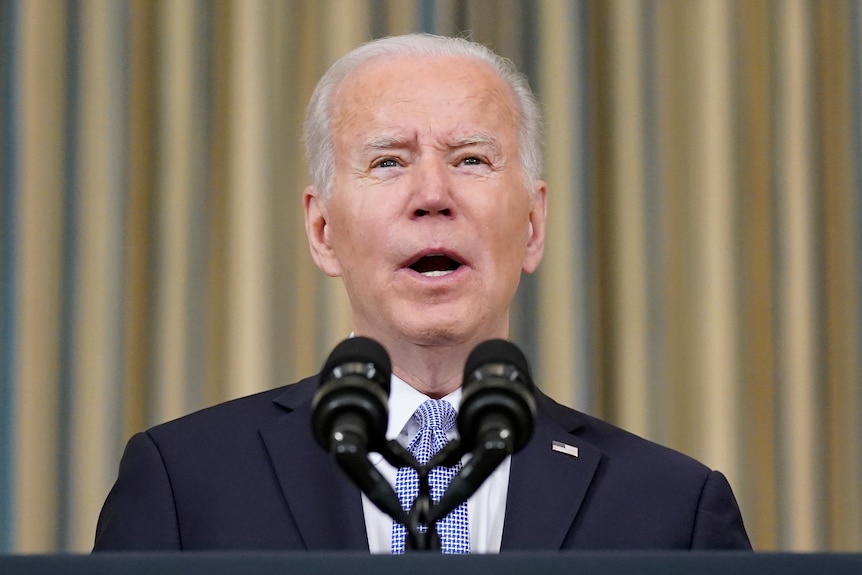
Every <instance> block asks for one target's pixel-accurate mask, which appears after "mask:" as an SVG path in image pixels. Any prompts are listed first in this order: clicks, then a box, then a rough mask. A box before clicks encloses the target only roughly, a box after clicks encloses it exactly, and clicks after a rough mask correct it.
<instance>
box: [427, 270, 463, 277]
mask: <svg viewBox="0 0 862 575" xmlns="http://www.w3.org/2000/svg"><path fill="white" fill-rule="evenodd" d="M454 271H455V270H433V271H429V272H422V275H423V276H425V277H426V278H439V277H442V276H448V275H449V274H451V273H452V272H454Z"/></svg>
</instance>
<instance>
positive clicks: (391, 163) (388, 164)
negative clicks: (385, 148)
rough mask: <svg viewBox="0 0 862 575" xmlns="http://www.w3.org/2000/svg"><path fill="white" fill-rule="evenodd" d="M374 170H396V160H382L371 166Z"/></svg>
mask: <svg viewBox="0 0 862 575" xmlns="http://www.w3.org/2000/svg"><path fill="white" fill-rule="evenodd" d="M372 167H374V168H397V167H398V160H396V159H395V158H382V159H380V160H378V161H376V162H374V164H373V165H372Z"/></svg>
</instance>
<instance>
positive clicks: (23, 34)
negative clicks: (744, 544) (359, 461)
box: [0, 0, 862, 552]
mask: <svg viewBox="0 0 862 575" xmlns="http://www.w3.org/2000/svg"><path fill="white" fill-rule="evenodd" d="M411 31H427V32H435V33H440V34H469V37H470V38H472V39H474V40H476V41H479V42H482V43H486V44H488V45H490V46H491V47H493V48H494V49H496V50H497V51H498V52H500V53H501V54H503V55H504V56H506V57H508V58H510V59H512V60H514V61H515V62H516V63H517V64H518V66H519V67H520V68H521V69H522V70H523V71H524V72H525V73H526V74H527V75H528V77H529V79H530V82H531V84H532V85H533V87H534V88H535V90H536V92H537V94H538V95H539V97H540V99H541V101H542V104H543V106H544V110H545V117H546V123H547V127H546V137H545V141H546V158H547V167H546V179H547V181H548V184H549V204H550V221H549V227H548V239H547V251H546V256H545V260H544V262H543V263H542V266H541V268H540V270H539V271H538V272H537V273H536V274H535V275H534V276H530V277H527V278H525V280H524V281H523V283H522V286H521V290H520V292H519V295H518V298H517V301H516V306H515V310H514V312H513V325H514V332H513V334H512V337H513V339H514V340H515V341H516V342H518V343H519V344H521V345H522V346H523V348H524V349H525V350H526V352H527V354H528V355H529V357H530V358H531V361H532V365H533V367H534V375H535V379H536V381H537V382H538V384H539V386H540V387H541V388H542V389H544V390H545V391H546V392H548V393H550V394H551V395H552V396H553V397H555V398H557V399H558V400H559V401H561V402H563V403H565V404H567V405H570V406H572V407H575V408H577V409H580V410H583V411H586V412H589V413H592V414H595V415H597V416H600V417H602V418H605V419H607V420H609V421H611V422H613V423H615V424H617V425H620V426H622V427H624V428H626V429H629V430H631V431H633V432H635V433H638V434H641V435H643V436H645V437H647V438H650V439H653V440H655V441H658V442H660V443H664V444H667V445H669V446H671V447H674V448H676V449H679V450H681V451H683V452H685V453H687V454H690V455H692V456H694V457H696V458H698V459H700V460H702V461H704V462H705V463H706V464H708V465H710V466H712V467H716V468H719V469H721V470H723V471H724V472H726V474H727V475H728V477H729V479H730V481H731V484H732V485H733V487H734V489H735V491H736V493H737V496H738V498H739V501H740V505H741V508H742V511H743V515H744V518H745V521H746V524H747V527H748V529H749V533H750V535H751V537H752V540H753V543H754V544H755V546H756V547H757V548H758V549H761V550H772V549H781V550H798V551H807V550H855V551H862V375H860V357H862V354H860V351H862V349H860V329H862V310H860V293H862V292H860V286H862V259H860V256H862V254H860V251H862V208H860V201H862V197H860V196H862V2H860V1H859V0H823V1H814V0H812V1H806V0H690V1H683V0H643V1H638V0H595V1H567V0H541V1H532V0H499V1H495V0H412V1H410V0H323V1H317V0H294V1H289V0H284V1H280V0H272V1H265V0H212V1H206V0H164V1H149V0H78V1H74V0H69V1H64V0H0V193H2V195H0V208H2V210H0V551H2V552H52V551H86V550H88V549H89V548H90V546H91V544H92V540H93V533H94V527H95V523H96V517H97V514H98V511H99V508H100V506H101V503H102V501H103V500H104V498H105V495H106V494H107V492H108V490H109V489H110V487H111V484H112V482H113V480H114V478H115V476H116V471H117V464H118V461H119V457H120V454H121V452H122V449H123V446H124V444H125V442H126V440H127V439H128V438H129V436H130V435H131V434H132V433H134V432H135V431H139V430H141V429H143V428H145V427H147V426H150V425H153V424H156V423H159V422H163V421H166V420H168V419H171V418H174V417H177V416H180V415H182V414H185V413H188V412H190V411H193V410H195V409H198V408H201V407H204V406H207V405H211V404H214V403H216V402H219V401H222V400H225V399H228V398H233V397H237V396H241V395H245V394H249V393H253V392H256V391H258V390H264V389H267V388H271V387H274V386H278V385H282V384H286V383H290V382H292V381H295V380H296V379H298V378H300V377H302V376H306V375H310V374H313V373H315V372H316V371H317V370H318V369H319V367H320V365H321V363H322V361H323V360H324V359H325V357H326V355H327V354H328V352H329V350H330V349H331V348H332V346H333V345H334V344H335V343H336V342H337V341H339V340H340V339H342V338H344V337H345V336H347V334H348V333H349V331H350V317H349V308H348V305H347V302H346V298H345V296H344V295H343V293H342V286H341V285H340V282H339V281H338V280H332V279H329V278H326V277H324V276H323V275H322V274H321V273H320V272H318V270H317V269H316V268H315V267H314V266H313V264H312V262H311V259H310V257H309V256H308V249H307V246H306V241H305V234H304V230H303V225H302V214H301V202H300V194H301V191H302V189H303V187H304V186H305V185H306V183H307V181H308V180H307V176H306V170H305V165H304V159H303V152H302V148H301V145H300V142H299V140H300V124H301V120H302V116H303V109H304V106H305V103H306V101H307V99H308V97H309V95H310V93H311V90H312V88H313V86H314V83H315V81H316V80H317V78H318V77H319V76H320V74H321V73H322V71H323V70H324V69H325V68H326V67H327V66H328V65H329V64H331V63H332V62H333V61H334V60H335V59H336V58H337V57H338V56H340V55H341V54H343V53H345V52H346V51H347V50H349V49H350V48H352V47H354V46H356V45H357V44H358V43H361V42H362V41H365V40H368V39H371V38H376V37H380V36H384V35H389V34H398V33H404V32H411Z"/></svg>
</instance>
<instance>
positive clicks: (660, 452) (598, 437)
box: [540, 396, 710, 478]
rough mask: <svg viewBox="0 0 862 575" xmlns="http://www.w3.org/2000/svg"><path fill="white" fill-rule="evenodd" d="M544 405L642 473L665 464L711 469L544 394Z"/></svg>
mask: <svg viewBox="0 0 862 575" xmlns="http://www.w3.org/2000/svg"><path fill="white" fill-rule="evenodd" d="M540 405H541V406H542V409H544V410H545V411H546V412H548V413H549V415H550V416H551V417H552V418H553V419H555V420H556V421H557V422H558V423H560V424H561V425H563V426H564V427H568V430H569V431H570V432H572V433H574V434H575V435H576V436H577V437H578V438H579V439H580V440H582V441H586V442H588V443H590V444H592V445H594V446H595V447H597V448H599V449H600V450H601V451H602V453H603V454H604V455H605V456H606V457H608V458H609V459H610V460H612V461H615V462H616V463H617V464H623V465H625V466H626V467H628V466H629V465H631V466H637V467H638V468H639V469H640V473H643V472H644V470H645V469H655V470H657V471H658V470H661V469H663V468H664V466H665V465H667V466H671V467H673V469H675V470H677V471H678V470H687V471H689V472H692V473H695V474H697V475H699V476H702V477H704V478H705V476H706V475H707V474H708V473H709V472H710V469H709V468H708V467H707V466H706V465H704V464H703V463H701V462H699V461H697V460H696V459H694V458H693V457H691V456H689V455H686V454H684V453H682V452H680V451H677V450H675V449H672V448H670V447H666V446H664V445H661V444H659V443H656V442H654V441H651V440H649V439H646V438H644V437H641V436H639V435H636V434H634V433H632V432H630V431H627V430H625V429H623V428H621V427H618V426H616V425H614V424H612V423H608V422H607V421H604V420H602V419H599V418H597V417H594V416H592V415H588V414H586V413H583V412H580V411H577V410H574V409H572V408H570V407H566V406H564V405H561V404H559V403H557V402H556V401H554V400H552V399H550V398H548V397H547V396H544V397H543V398H542V399H541V400H540Z"/></svg>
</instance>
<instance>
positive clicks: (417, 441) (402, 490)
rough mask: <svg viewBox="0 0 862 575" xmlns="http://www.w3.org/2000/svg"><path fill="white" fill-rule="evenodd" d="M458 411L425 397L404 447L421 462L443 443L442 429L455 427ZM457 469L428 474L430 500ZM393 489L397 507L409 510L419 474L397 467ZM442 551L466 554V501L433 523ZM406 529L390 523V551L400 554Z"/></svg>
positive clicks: (436, 497)
mask: <svg viewBox="0 0 862 575" xmlns="http://www.w3.org/2000/svg"><path fill="white" fill-rule="evenodd" d="M457 416H458V413H457V412H456V411H455V408H454V407H452V405H451V404H450V403H449V402H448V401H444V400H442V399H429V400H428V401H426V402H425V403H423V404H422V405H420V406H419V409H417V410H416V412H415V413H414V414H413V419H415V420H416V421H417V422H418V423H419V431H418V432H417V433H416V435H415V436H414V437H413V439H411V440H410V443H409V444H407V449H408V450H409V451H410V452H411V453H412V454H413V456H414V457H415V458H416V461H418V462H419V463H421V464H422V465H425V464H426V463H428V461H429V460H430V459H431V456H432V455H434V454H435V453H437V452H438V451H440V450H441V449H443V446H444V445H446V443H447V441H448V440H447V438H446V432H447V431H448V430H450V429H452V427H454V426H455V420H456V419H457ZM460 469H461V463H460V462H459V463H458V464H456V465H455V466H453V467H435V468H434V469H432V470H431V472H430V473H429V474H428V482H429V484H430V486H431V499H432V500H433V501H434V503H437V502H439V501H440V498H441V497H442V496H443V493H445V491H446V488H447V487H448V486H449V481H450V480H451V479H452V477H454V476H455V474H456V473H458V471H459V470H460ZM395 492H396V493H397V494H398V498H399V499H400V500H401V506H402V507H403V508H404V509H405V510H407V511H409V510H410V508H411V507H412V506H413V501H414V500H415V499H416V496H417V495H419V476H418V474H417V473H416V471H415V470H414V469H411V468H409V467H401V468H399V469H398V475H397V476H396V478H395ZM437 534H438V535H440V541H441V545H442V550H443V553H469V552H470V531H469V524H468V522H467V502H466V501H465V502H464V503H462V504H461V505H459V506H458V507H456V508H455V509H454V510H453V511H452V512H451V513H449V515H447V516H446V517H444V518H443V519H441V520H440V521H438V522H437ZM406 537H407V530H406V529H405V527H404V526H403V525H401V524H400V523H397V522H393V523H392V553H404V542H405V539H406Z"/></svg>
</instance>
